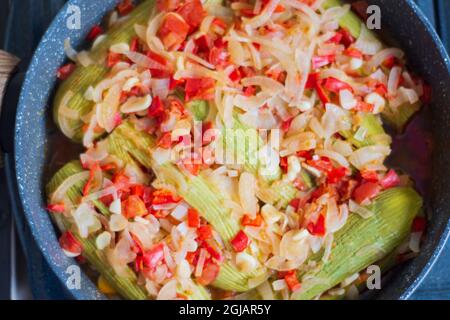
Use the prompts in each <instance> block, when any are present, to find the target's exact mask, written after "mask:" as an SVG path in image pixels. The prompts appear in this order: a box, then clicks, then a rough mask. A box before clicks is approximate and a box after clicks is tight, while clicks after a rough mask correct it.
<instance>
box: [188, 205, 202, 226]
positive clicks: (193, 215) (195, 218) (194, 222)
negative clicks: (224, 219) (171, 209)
mask: <svg viewBox="0 0 450 320" xmlns="http://www.w3.org/2000/svg"><path fill="white" fill-rule="evenodd" d="M188 226H189V227H191V228H198V227H199V226H200V215H199V214H198V211H197V210H195V209H193V208H190V209H189V210H188Z"/></svg>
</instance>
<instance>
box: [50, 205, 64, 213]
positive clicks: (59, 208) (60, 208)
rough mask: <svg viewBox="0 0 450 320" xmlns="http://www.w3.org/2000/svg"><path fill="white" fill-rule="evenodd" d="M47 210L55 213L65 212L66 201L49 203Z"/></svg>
mask: <svg viewBox="0 0 450 320" xmlns="http://www.w3.org/2000/svg"><path fill="white" fill-rule="evenodd" d="M47 210H48V211H50V212H53V213H64V210H65V206H64V203H55V204H49V205H48V206H47Z"/></svg>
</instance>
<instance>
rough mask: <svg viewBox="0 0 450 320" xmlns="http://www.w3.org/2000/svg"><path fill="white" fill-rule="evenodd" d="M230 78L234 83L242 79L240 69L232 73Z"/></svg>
mask: <svg viewBox="0 0 450 320" xmlns="http://www.w3.org/2000/svg"><path fill="white" fill-rule="evenodd" d="M228 77H229V78H230V80H231V81H233V82H238V81H240V80H241V78H242V76H241V73H240V72H239V69H234V70H233V72H232V73H230V75H229V76H228Z"/></svg>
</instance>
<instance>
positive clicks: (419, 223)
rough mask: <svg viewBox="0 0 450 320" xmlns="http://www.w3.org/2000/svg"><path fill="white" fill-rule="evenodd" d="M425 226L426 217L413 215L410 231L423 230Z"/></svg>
mask: <svg viewBox="0 0 450 320" xmlns="http://www.w3.org/2000/svg"><path fill="white" fill-rule="evenodd" d="M426 227H427V219H425V217H415V218H414V220H413V223H412V226H411V230H412V232H423V231H425V229H426Z"/></svg>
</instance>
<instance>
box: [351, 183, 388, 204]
mask: <svg viewBox="0 0 450 320" xmlns="http://www.w3.org/2000/svg"><path fill="white" fill-rule="evenodd" d="M380 191H381V187H380V185H379V184H378V183H375V182H363V183H362V184H361V185H359V186H358V187H356V189H355V190H354V191H353V199H354V200H355V201H356V202H357V203H360V204H361V203H363V202H364V201H366V200H370V199H373V198H375V197H376V196H377V195H378V194H379V193H380Z"/></svg>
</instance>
